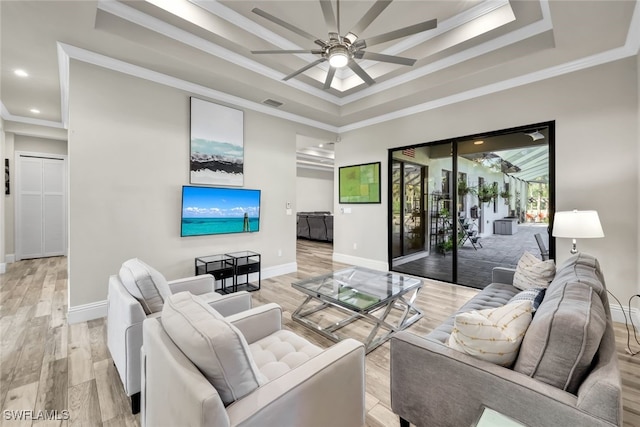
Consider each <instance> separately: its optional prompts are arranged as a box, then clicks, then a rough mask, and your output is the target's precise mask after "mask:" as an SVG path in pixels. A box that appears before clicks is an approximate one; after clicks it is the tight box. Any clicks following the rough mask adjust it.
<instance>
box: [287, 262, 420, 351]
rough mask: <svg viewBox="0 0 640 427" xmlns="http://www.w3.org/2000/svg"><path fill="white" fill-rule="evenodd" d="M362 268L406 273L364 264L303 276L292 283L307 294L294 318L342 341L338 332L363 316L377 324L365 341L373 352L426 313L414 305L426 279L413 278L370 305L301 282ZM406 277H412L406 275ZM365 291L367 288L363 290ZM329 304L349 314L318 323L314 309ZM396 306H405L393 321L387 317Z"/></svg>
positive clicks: (316, 310)
mask: <svg viewBox="0 0 640 427" xmlns="http://www.w3.org/2000/svg"><path fill="white" fill-rule="evenodd" d="M354 269H355V270H358V271H363V272H367V273H378V274H379V275H385V276H386V275H389V274H391V275H393V276H397V277H401V276H402V275H400V274H397V273H391V272H382V271H375V270H370V269H367V268H364V267H350V268H347V269H344V270H340V271H336V272H334V273H330V274H326V275H322V276H318V277H314V278H311V279H307V280H301V281H298V282H294V283H292V286H293V287H294V288H295V289H297V290H298V291H300V292H302V293H304V294H306V295H307V297H306V298H305V300H304V301H303V303H302V304H301V305H300V306H299V307H298V308H297V309H296V311H294V312H293V314H292V315H291V318H292V319H293V320H294V321H296V322H298V323H300V324H302V325H304V326H306V327H308V328H310V329H312V330H314V331H316V332H318V333H319V334H321V335H323V336H324V337H326V338H329V339H330V340H332V341H335V342H338V341H340V340H341V339H344V338H343V337H340V336H339V335H337V334H336V333H335V332H336V331H337V330H339V329H341V328H343V327H344V326H346V325H349V324H350V323H352V322H354V321H356V320H358V319H362V320H365V321H367V322H369V323H371V324H372V325H373V329H372V330H371V332H370V333H369V335H368V336H367V338H366V340H365V342H364V344H365V352H366V353H369V352H371V351H373V350H375V349H376V348H377V347H379V346H380V345H382V344H384V342H385V341H387V340H388V339H389V338H391V336H392V335H393V334H394V333H396V332H398V331H401V330H403V329H406V328H407V327H409V326H411V325H413V324H414V323H415V322H417V321H418V320H420V319H421V318H422V316H423V313H422V310H420V309H419V308H418V307H416V306H415V305H414V303H415V301H416V298H417V297H418V293H419V292H420V290H421V289H422V286H423V282H422V280H420V279H415V278H411V279H412V285H411V286H407V287H403V289H401V290H399V291H398V292H397V293H395V294H392V295H390V296H388V297H387V298H385V299H382V300H380V301H379V302H376V303H374V304H372V305H370V306H368V307H365V308H361V307H358V306H355V305H352V304H349V303H347V302H345V301H341V300H339V299H336V298H333V297H332V296H330V295H326V294H323V293H320V292H316V291H313V290H311V289H308V288H305V287H303V286H301V285H304V284H307V283H312V282H314V281H316V282H320V281H322V280H327V279H330V278H331V277H332V276H333V275H334V274H335V273H341V272H345V271H350V270H354ZM406 279H409V278H408V277H406ZM343 285H348V286H350V287H351V288H353V289H356V290H357V289H358V283H348V282H345V283H343ZM363 293H364V292H363ZM318 301H319V302H320V304H319V305H311V304H310V303H312V302H318ZM328 307H334V308H337V309H339V310H340V311H342V312H344V313H345V314H347V317H345V318H344V319H342V320H340V321H338V322H335V323H333V324H331V325H330V326H325V327H323V326H320V325H319V324H318V323H316V322H314V321H313V320H311V319H309V318H308V316H310V315H311V314H313V313H316V312H318V311H320V310H323V309H325V308H328ZM393 309H397V310H401V311H402V314H401V315H400V318H399V319H398V321H397V322H394V323H395V324H394V323H390V322H388V321H387V317H388V316H389V314H390V313H391V311H392V310H393ZM381 330H382V331H383V334H382V335H378V334H379V333H380V331H381Z"/></svg>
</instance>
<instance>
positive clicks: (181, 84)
mask: <svg viewBox="0 0 640 427" xmlns="http://www.w3.org/2000/svg"><path fill="white" fill-rule="evenodd" d="M58 46H60V48H61V49H62V50H63V51H64V53H65V54H66V58H63V59H66V61H67V63H66V64H62V65H61V67H66V68H67V70H68V67H69V64H68V61H69V59H75V60H78V61H82V62H86V63H88V64H93V65H97V66H99V67H102V68H106V69H109V70H112V71H118V72H120V73H123V74H128V75H130V76H134V77H138V78H141V79H144V80H148V81H151V82H154V83H159V84H161V85H164V86H169V87H173V88H175V89H180V90H183V91H185V92H189V93H193V94H195V95H200V96H203V97H205V98H210V99H215V100H218V101H220V102H225V103H228V104H231V105H235V106H238V107H241V108H246V109H249V110H252V111H257V112H260V113H264V114H268V115H270V116H274V117H279V118H282V119H285V120H291V121H293V122H296V123H300V124H303V125H307V126H311V127H315V128H318V129H324V130H327V131H330V132H337V131H338V127H336V126H332V125H329V124H327V123H323V122H319V121H317V120H312V119H308V118H306V117H302V116H299V115H297V114H293V113H288V112H286V111H281V110H276V109H274V108H273V107H268V106H266V105H264V104H260V103H257V102H253V101H249V100H246V99H244V98H240V97H238V96H234V95H230V94H228V93H225V92H221V91H218V90H214V89H210V88H208V87H205V86H202V85H199V84H196V83H191V82H188V81H186V80H182V79H179V78H177V77H173V76H169V75H167V74H163V73H159V72H157V71H152V70H149V69H148V68H143V67H140V66H138V65H133V64H130V63H128V62H124V61H120V60H119V59H114V58H111V57H108V56H105V55H101V54H99V53H95V52H92V51H89V50H86V49H82V48H79V47H76V46H71V45H68V44H65V43H58ZM67 99H68V95H67Z"/></svg>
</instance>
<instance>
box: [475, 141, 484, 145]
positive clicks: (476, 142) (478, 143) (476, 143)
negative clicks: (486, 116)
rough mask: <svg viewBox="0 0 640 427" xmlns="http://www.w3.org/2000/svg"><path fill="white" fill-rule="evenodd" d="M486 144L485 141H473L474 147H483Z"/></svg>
mask: <svg viewBox="0 0 640 427" xmlns="http://www.w3.org/2000/svg"><path fill="white" fill-rule="evenodd" d="M481 144H484V141H473V145H481Z"/></svg>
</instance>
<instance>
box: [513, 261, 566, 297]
mask: <svg viewBox="0 0 640 427" xmlns="http://www.w3.org/2000/svg"><path fill="white" fill-rule="evenodd" d="M555 275H556V264H555V262H554V261H553V260H552V259H550V260H547V261H542V260H541V259H540V258H537V257H536V256H535V255H533V254H531V253H529V252H525V253H524V254H522V257H520V260H519V261H518V265H517V266H516V272H515V274H514V275H513V286H515V287H516V288H518V289H520V290H522V291H524V290H525V289H529V288H546V287H547V286H549V283H550V282H551V281H552V280H553V277H554V276H555Z"/></svg>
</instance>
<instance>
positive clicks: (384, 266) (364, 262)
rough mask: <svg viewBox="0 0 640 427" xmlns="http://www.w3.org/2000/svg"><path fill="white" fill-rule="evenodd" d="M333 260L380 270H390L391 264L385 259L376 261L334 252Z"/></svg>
mask: <svg viewBox="0 0 640 427" xmlns="http://www.w3.org/2000/svg"><path fill="white" fill-rule="evenodd" d="M333 260H334V261H335V262H341V263H343V264H350V265H357V266H359V267H366V268H371V269H374V270H379V271H389V264H388V263H386V262H384V261H376V260H373V259H369V258H360V257H357V256H353V255H346V254H339V253H335V252H334V253H333Z"/></svg>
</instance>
